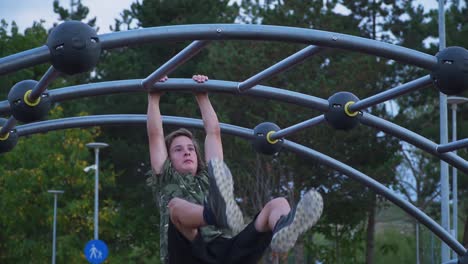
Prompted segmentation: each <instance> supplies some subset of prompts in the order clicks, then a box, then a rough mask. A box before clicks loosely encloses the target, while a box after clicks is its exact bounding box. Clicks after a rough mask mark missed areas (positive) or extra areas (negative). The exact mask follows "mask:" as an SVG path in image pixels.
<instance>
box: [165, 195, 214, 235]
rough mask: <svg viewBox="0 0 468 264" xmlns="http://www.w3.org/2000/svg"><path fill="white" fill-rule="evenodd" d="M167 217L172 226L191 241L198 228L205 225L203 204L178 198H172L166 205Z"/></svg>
mask: <svg viewBox="0 0 468 264" xmlns="http://www.w3.org/2000/svg"><path fill="white" fill-rule="evenodd" d="M167 206H168V207H169V217H170V219H171V222H172V223H173V224H174V226H175V227H176V228H177V230H179V232H180V233H182V234H183V235H184V236H185V238H187V239H188V240H189V241H192V240H193V239H194V238H195V237H196V236H197V233H198V228H199V227H202V226H205V225H206V223H205V222H204V220H203V206H201V205H198V204H194V203H191V202H188V201H186V200H183V199H180V198H173V199H172V200H171V201H169V204H168V205H167Z"/></svg>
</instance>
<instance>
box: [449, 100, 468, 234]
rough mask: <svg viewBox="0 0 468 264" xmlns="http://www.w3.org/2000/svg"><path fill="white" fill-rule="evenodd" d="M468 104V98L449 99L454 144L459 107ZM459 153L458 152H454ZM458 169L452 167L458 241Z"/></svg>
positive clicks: (454, 215) (454, 219)
mask: <svg viewBox="0 0 468 264" xmlns="http://www.w3.org/2000/svg"><path fill="white" fill-rule="evenodd" d="M466 102H468V98H466V97H459V96H449V97H447V103H448V104H450V105H451V106H452V142H455V141H457V106H458V105H459V104H463V103H466ZM453 152H454V153H457V151H456V150H454V151H453ZM457 173H458V171H457V168H455V167H452V198H453V204H452V207H453V217H452V220H453V225H452V226H453V230H454V232H453V233H454V234H453V235H454V237H455V239H457V234H458V179H457Z"/></svg>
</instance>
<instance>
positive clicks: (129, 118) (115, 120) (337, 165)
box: [17, 115, 466, 255]
mask: <svg viewBox="0 0 468 264" xmlns="http://www.w3.org/2000/svg"><path fill="white" fill-rule="evenodd" d="M163 123H164V124H165V125H178V126H185V127H191V128H197V129H203V122H202V120H200V119H194V118H183V117H174V116H163ZM144 124H146V115H105V116H82V117H72V118H64V119H56V120H48V121H42V122H37V123H30V124H26V125H21V126H18V127H17V134H18V135H19V136H27V135H31V134H36V133H44V132H47V131H51V130H58V129H66V128H77V127H89V126H99V125H144ZM221 131H222V132H223V133H227V134H231V135H235V136H239V137H242V138H245V139H251V138H253V131H252V130H251V129H247V128H242V127H239V126H234V125H228V124H221ZM284 148H285V149H287V150H289V151H292V152H294V153H296V154H298V155H300V156H302V157H305V158H311V159H314V160H317V161H318V162H321V163H323V164H325V165H327V166H330V167H331V168H333V169H335V170H337V171H339V172H341V173H343V174H345V175H347V176H348V177H350V178H352V179H354V180H356V181H358V182H360V183H361V184H363V185H365V186H367V187H368V188H369V189H371V190H373V191H374V192H376V193H378V194H380V195H382V196H383V197H385V198H387V199H388V200H389V201H391V202H393V203H394V204H395V205H397V206H399V207H400V208H402V209H403V210H404V211H406V212H407V213H408V214H409V215H411V216H412V217H414V218H415V219H416V220H418V221H419V222H421V223H422V224H424V225H425V226H426V227H427V228H428V229H429V230H431V231H432V232H433V233H434V234H435V235H437V236H438V237H439V238H441V239H442V240H443V241H444V242H445V243H447V245H449V246H450V247H451V248H452V249H453V250H455V251H456V252H457V254H458V255H463V254H465V252H466V250H465V248H464V247H463V246H462V245H461V244H460V243H459V242H458V241H457V240H456V239H454V238H453V237H452V236H451V235H450V234H449V233H448V232H447V231H445V230H444V229H443V228H442V227H441V226H440V225H438V224H437V223H436V222H435V221H434V220H432V218H430V217H429V216H427V215H426V214H425V213H424V212H422V211H421V210H419V209H418V208H416V207H415V206H414V205H412V204H411V203H409V202H407V201H405V200H403V199H401V198H400V197H398V196H397V195H396V194H394V193H393V192H392V191H391V190H390V189H388V188H387V187H385V186H384V185H382V184H381V183H379V182H377V181H376V180H374V179H372V178H371V177H369V176H367V175H365V174H363V173H361V172H360V171H358V170H356V169H354V168H352V167H350V166H348V165H346V164H344V163H342V162H340V161H337V160H335V159H333V158H331V157H329V156H327V155H325V154H322V153H320V152H317V151H315V150H312V149H310V148H308V147H305V146H303V145H300V144H297V143H294V142H292V141H289V140H284Z"/></svg>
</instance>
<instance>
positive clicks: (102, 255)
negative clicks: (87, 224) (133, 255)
mask: <svg viewBox="0 0 468 264" xmlns="http://www.w3.org/2000/svg"><path fill="white" fill-rule="evenodd" d="M84 253H85V256H86V259H87V260H88V261H89V263H92V264H100V263H102V262H103V261H104V260H106V258H107V255H108V254H109V250H108V249H107V245H106V243H104V241H102V240H90V241H89V242H88V243H87V244H86V246H85V248H84Z"/></svg>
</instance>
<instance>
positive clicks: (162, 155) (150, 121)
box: [146, 93, 167, 174]
mask: <svg viewBox="0 0 468 264" xmlns="http://www.w3.org/2000/svg"><path fill="white" fill-rule="evenodd" d="M160 98H161V93H149V94H148V112H147V120H146V129H147V133H148V142H149V150H150V159H151V167H152V168H153V170H154V172H155V173H156V174H160V173H162V168H163V165H164V162H165V161H166V159H167V149H166V143H165V142H164V131H163V125H162V117H161V111H160V110H159V100H160Z"/></svg>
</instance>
